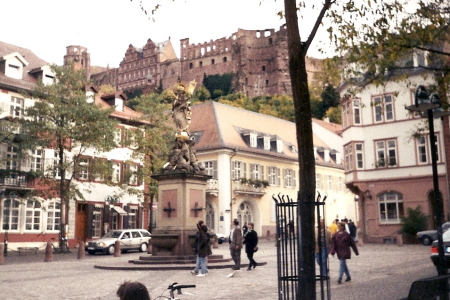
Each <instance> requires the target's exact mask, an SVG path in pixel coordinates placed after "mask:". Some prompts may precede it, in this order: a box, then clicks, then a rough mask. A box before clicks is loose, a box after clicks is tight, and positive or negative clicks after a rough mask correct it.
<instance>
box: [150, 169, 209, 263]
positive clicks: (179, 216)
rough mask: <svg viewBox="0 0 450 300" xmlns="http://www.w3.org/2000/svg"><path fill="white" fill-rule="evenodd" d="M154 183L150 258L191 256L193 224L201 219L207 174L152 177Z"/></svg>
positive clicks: (204, 201)
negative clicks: (155, 204)
mask: <svg viewBox="0 0 450 300" xmlns="http://www.w3.org/2000/svg"><path fill="white" fill-rule="evenodd" d="M152 178H154V179H155V180H157V181H158V199H159V203H158V212H157V214H156V226H157V227H156V228H155V229H154V230H153V232H152V239H151V245H152V255H154V256H174V255H177V256H186V255H194V252H193V250H192V245H193V243H194V241H195V235H196V233H197V222H198V221H199V220H204V218H205V212H204V210H205V206H206V181H207V180H208V179H210V178H211V176H208V175H201V174H192V173H170V174H162V175H154V176H152Z"/></svg>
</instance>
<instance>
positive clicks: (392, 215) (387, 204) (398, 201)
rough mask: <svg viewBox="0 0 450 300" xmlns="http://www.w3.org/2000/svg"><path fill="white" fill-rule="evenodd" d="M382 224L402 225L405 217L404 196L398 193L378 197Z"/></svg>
mask: <svg viewBox="0 0 450 300" xmlns="http://www.w3.org/2000/svg"><path fill="white" fill-rule="evenodd" d="M377 199H378V205H379V209H380V223H400V222H401V218H403V216H404V209H403V196H402V194H399V193H396V192H389V193H383V194H380V195H378V197H377Z"/></svg>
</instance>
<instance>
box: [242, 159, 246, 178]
mask: <svg viewBox="0 0 450 300" xmlns="http://www.w3.org/2000/svg"><path fill="white" fill-rule="evenodd" d="M241 164H242V169H243V170H244V176H243V178H247V164H246V163H244V162H243V163H241Z"/></svg>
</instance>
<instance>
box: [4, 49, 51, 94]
mask: <svg viewBox="0 0 450 300" xmlns="http://www.w3.org/2000/svg"><path fill="white" fill-rule="evenodd" d="M14 52H18V53H19V54H20V55H22V57H23V58H25V60H26V61H27V62H28V65H27V66H24V67H23V69H24V72H23V78H22V80H18V79H13V78H8V77H6V76H5V75H4V74H0V82H1V83H2V84H5V85H8V86H11V87H19V88H23V89H30V88H32V87H33V86H34V84H35V83H36V82H37V80H36V78H35V77H34V76H32V75H30V73H29V72H30V71H31V70H33V69H36V68H40V67H43V66H45V65H48V63H47V62H46V61H45V60H42V59H40V58H39V57H37V56H36V55H35V54H34V53H33V52H32V51H31V50H29V49H26V48H22V47H19V46H15V45H11V44H8V43H5V42H1V41H0V57H3V56H5V55H8V54H11V53H14Z"/></svg>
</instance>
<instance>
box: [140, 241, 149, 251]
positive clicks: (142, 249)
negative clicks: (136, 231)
mask: <svg viewBox="0 0 450 300" xmlns="http://www.w3.org/2000/svg"><path fill="white" fill-rule="evenodd" d="M139 251H141V252H145V251H147V244H146V243H142V244H141V247H139Z"/></svg>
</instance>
